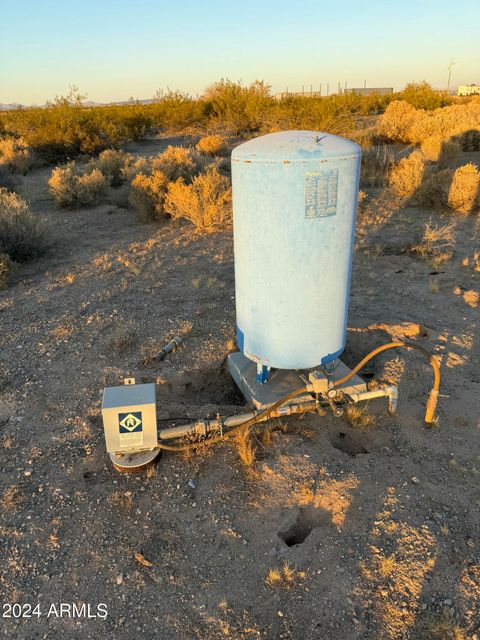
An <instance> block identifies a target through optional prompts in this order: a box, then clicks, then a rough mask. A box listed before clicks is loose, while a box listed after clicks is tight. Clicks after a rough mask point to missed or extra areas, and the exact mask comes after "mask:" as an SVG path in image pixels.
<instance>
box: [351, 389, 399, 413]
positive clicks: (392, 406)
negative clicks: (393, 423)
mask: <svg viewBox="0 0 480 640" xmlns="http://www.w3.org/2000/svg"><path fill="white" fill-rule="evenodd" d="M348 395H349V397H350V398H351V399H352V400H353V402H363V401H365V400H372V399H373V398H388V411H389V412H390V413H395V411H396V410H397V400H398V389H397V387H395V386H394V385H392V386H390V387H384V388H383V389H375V390H373V391H362V392H360V393H349V394H348Z"/></svg>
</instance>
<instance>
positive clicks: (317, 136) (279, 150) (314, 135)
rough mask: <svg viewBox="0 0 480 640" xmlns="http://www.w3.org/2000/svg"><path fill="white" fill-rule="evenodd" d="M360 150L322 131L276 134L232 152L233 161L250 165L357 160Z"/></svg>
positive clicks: (352, 144)
mask: <svg viewBox="0 0 480 640" xmlns="http://www.w3.org/2000/svg"><path fill="white" fill-rule="evenodd" d="M361 153H362V150H361V148H360V147H359V145H358V144H356V143H355V142H352V141H351V140H347V139H346V138H341V137H340V136H335V135H333V134H332V133H323V132H321V131H279V132H278V133H269V134H268V135H266V136H260V137H259V138H254V139H253V140H249V141H248V142H244V143H243V144H240V145H239V146H238V147H235V149H234V150H233V151H232V160H233V161H235V160H237V161H240V162H241V161H245V160H249V161H250V162H252V161H255V160H259V161H262V160H271V161H282V162H284V161H285V160H288V161H289V162H291V161H308V160H312V159H318V158H338V156H359V155H361Z"/></svg>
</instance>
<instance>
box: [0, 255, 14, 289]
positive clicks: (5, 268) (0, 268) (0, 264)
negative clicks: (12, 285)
mask: <svg viewBox="0 0 480 640" xmlns="http://www.w3.org/2000/svg"><path fill="white" fill-rule="evenodd" d="M11 268H12V261H11V260H10V257H9V255H8V253H0V289H3V288H4V287H5V285H6V284H7V279H8V274H9V273H10V270H11Z"/></svg>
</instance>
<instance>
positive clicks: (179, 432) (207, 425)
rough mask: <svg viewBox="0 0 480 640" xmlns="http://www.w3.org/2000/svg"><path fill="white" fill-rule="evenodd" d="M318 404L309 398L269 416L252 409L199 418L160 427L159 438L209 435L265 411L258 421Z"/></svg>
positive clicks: (308, 410)
mask: <svg viewBox="0 0 480 640" xmlns="http://www.w3.org/2000/svg"><path fill="white" fill-rule="evenodd" d="M317 406H318V402H317V401H316V400H307V401H305V402H299V403H298V404H289V405H284V406H282V407H279V408H278V409H275V410H274V411H272V412H271V413H270V414H269V415H268V416H267V415H266V413H265V411H264V410H263V409H262V410H255V411H250V412H248V413H238V414H236V415H234V416H228V417H227V418H220V417H217V418H213V419H212V420H197V421H196V422H191V423H190V424H185V425H181V426H178V427H167V428H165V429H160V431H159V432H158V439H159V440H160V441H161V440H172V439H174V438H184V437H185V436H190V435H192V436H203V437H205V436H207V435H208V434H210V433H211V432H212V431H220V432H221V431H222V430H223V429H231V428H232V427H237V426H238V425H241V424H243V423H245V422H248V421H249V420H253V418H256V416H259V415H260V414H262V413H264V415H263V416H261V417H259V419H258V422H265V421H266V420H269V419H270V418H281V417H283V416H290V415H293V414H295V413H308V412H311V411H315V410H316V408H317Z"/></svg>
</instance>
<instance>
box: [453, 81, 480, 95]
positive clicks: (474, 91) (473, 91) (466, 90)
mask: <svg viewBox="0 0 480 640" xmlns="http://www.w3.org/2000/svg"><path fill="white" fill-rule="evenodd" d="M457 95H458V96H480V84H461V85H460V86H459V87H458V89H457Z"/></svg>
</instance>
